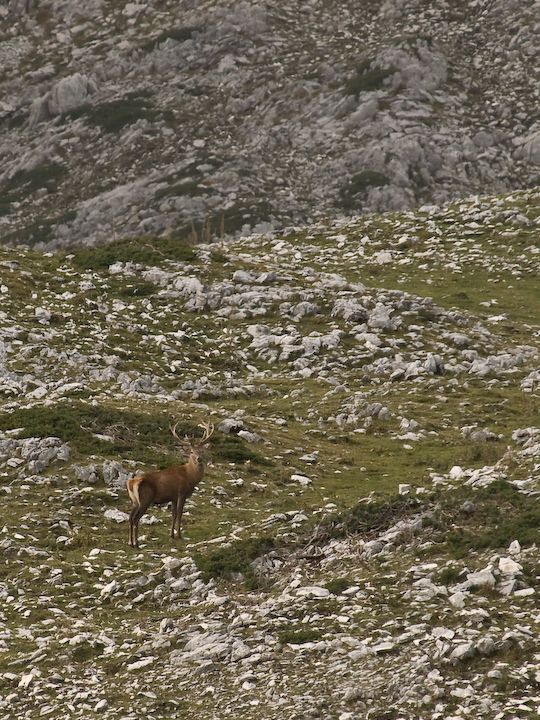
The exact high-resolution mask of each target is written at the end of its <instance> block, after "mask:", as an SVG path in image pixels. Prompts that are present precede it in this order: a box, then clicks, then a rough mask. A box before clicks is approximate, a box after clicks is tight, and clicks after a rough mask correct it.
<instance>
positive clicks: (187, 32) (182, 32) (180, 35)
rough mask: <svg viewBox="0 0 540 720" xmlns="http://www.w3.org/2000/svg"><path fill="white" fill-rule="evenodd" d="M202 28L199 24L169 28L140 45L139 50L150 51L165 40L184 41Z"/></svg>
mask: <svg viewBox="0 0 540 720" xmlns="http://www.w3.org/2000/svg"><path fill="white" fill-rule="evenodd" d="M203 30H204V28H203V27H202V26H200V25H186V26H185V27H176V28H171V29H170V30H164V31H163V32H162V33H160V34H159V35H158V36H157V37H156V38H153V39H152V40H149V41H148V42H146V43H144V45H141V50H143V51H144V52H152V50H155V49H156V48H157V47H158V46H159V45H161V44H162V43H164V42H165V41H166V40H175V41H176V42H180V43H182V42H186V40H191V38H192V37H193V36H194V35H195V34H196V33H199V32H202V31H203Z"/></svg>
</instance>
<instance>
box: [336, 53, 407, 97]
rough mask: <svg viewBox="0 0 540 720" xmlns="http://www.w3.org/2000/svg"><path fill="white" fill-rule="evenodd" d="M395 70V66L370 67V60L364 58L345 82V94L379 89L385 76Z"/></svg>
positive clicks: (356, 93) (358, 93)
mask: <svg viewBox="0 0 540 720" xmlns="http://www.w3.org/2000/svg"><path fill="white" fill-rule="evenodd" d="M395 72H396V69H395V68H392V67H390V68H378V67H375V68H372V67H371V60H364V61H363V62H362V63H361V64H360V65H359V67H358V68H357V70H356V72H355V74H354V75H353V76H352V77H351V78H349V80H347V82H346V83H345V94H346V95H355V96H356V97H358V96H359V95H360V93H363V92H370V91H373V90H380V89H381V88H382V86H383V85H384V81H385V80H386V78H388V77H390V75H393V74H394V73H395Z"/></svg>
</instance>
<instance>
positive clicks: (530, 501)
mask: <svg viewBox="0 0 540 720" xmlns="http://www.w3.org/2000/svg"><path fill="white" fill-rule="evenodd" d="M462 498H463V491H458V492H450V493H448V498H446V497H444V496H443V497H442V499H441V511H440V515H439V517H440V523H441V524H440V526H439V532H438V536H437V539H438V540H440V541H442V542H443V543H444V544H445V545H446V546H447V548H448V549H449V551H450V552H451V554H452V555H453V556H454V557H466V556H467V554H468V553H469V552H470V551H471V550H477V551H480V550H484V549H486V548H492V549H504V548H507V547H508V545H509V544H510V543H511V542H512V541H513V540H518V541H519V543H520V545H521V546H522V547H527V546H530V545H533V544H534V543H537V542H538V528H539V527H540V502H539V501H538V499H537V498H531V497H528V496H527V495H524V494H523V493H520V492H519V491H518V490H517V488H515V487H514V486H513V485H510V484H509V483H507V482H505V481H504V480H500V481H497V482H495V483H492V484H491V485H489V486H488V487H486V488H482V489H480V490H477V491H476V492H475V493H474V494H471V493H469V494H468V495H467V498H466V499H470V500H472V502H473V504H474V506H475V510H474V511H473V512H471V513H469V514H465V513H464V512H463V510H462V509H461V505H462V502H461V501H462ZM449 520H453V521H454V522H449ZM445 525H446V527H445Z"/></svg>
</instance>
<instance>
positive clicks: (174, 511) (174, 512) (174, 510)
mask: <svg viewBox="0 0 540 720" xmlns="http://www.w3.org/2000/svg"><path fill="white" fill-rule="evenodd" d="M171 511H172V523H171V538H172V539H173V540H174V528H175V525H176V516H177V514H178V503H176V502H173V503H172V505H171Z"/></svg>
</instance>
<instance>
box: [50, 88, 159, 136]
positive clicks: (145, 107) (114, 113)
mask: <svg viewBox="0 0 540 720" xmlns="http://www.w3.org/2000/svg"><path fill="white" fill-rule="evenodd" d="M163 115H164V113H163V112H161V111H160V110H158V109H157V108H155V107H154V106H153V105H152V104H151V99H150V97H149V96H148V95H146V94H142V93H141V94H137V93H130V94H129V95H126V97H125V98H120V99H119V100H111V101H109V102H104V103H100V104H99V105H92V104H91V103H85V104H84V105H81V106H80V107H79V108H77V109H76V110H71V111H70V112H68V113H65V114H64V115H62V117H61V120H64V121H65V120H66V119H70V120H76V119H78V118H82V119H84V121H85V122H87V123H88V124H89V125H93V126H95V127H100V128H101V129H102V130H103V131H104V132H107V133H116V132H119V131H120V130H122V129H123V128H124V127H126V126H127V125H132V124H133V123H135V122H137V121H138V120H149V121H150V122H152V121H154V120H157V119H158V118H160V117H163Z"/></svg>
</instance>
